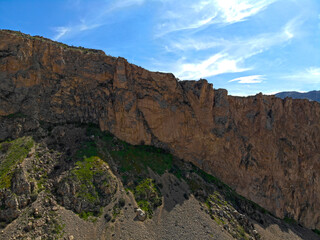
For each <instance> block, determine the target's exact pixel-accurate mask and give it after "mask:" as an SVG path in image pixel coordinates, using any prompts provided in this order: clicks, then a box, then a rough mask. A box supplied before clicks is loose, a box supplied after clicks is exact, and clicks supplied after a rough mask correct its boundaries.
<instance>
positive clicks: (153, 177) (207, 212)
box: [0, 116, 319, 239]
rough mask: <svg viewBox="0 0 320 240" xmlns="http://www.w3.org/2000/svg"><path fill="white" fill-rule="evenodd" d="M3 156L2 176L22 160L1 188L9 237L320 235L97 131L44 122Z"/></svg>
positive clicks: (159, 154)
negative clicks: (6, 163)
mask: <svg viewBox="0 0 320 240" xmlns="http://www.w3.org/2000/svg"><path fill="white" fill-rule="evenodd" d="M21 119H24V122H25V123H27V122H28V119H27V118H26V117H21V116H19V118H18V119H15V118H14V117H12V118H10V121H12V122H14V121H19V120H21ZM30 134H31V135H30ZM24 135H27V133H24ZM31 143H32V144H31ZM20 148H21V149H22V150H23V151H21V150H20ZM24 149H26V150H24ZM0 150H1V154H0V159H1V161H0V162H1V164H0V171H2V167H3V165H2V163H3V159H8V158H9V157H10V156H11V154H12V151H13V150H14V151H15V152H19V153H21V154H22V155H21V156H22V157H21V158H19V159H21V161H20V163H13V164H12V165H11V167H9V169H10V172H11V173H12V174H11V175H10V176H11V178H10V179H8V181H6V182H9V183H10V185H8V186H6V187H5V188H4V189H2V190H1V193H5V194H4V195H0V200H1V201H0V202H1V206H2V208H1V213H2V214H0V215H1V224H2V227H4V229H3V231H2V233H0V239H13V238H16V239H27V238H28V237H29V238H31V239H36V238H37V237H39V236H41V237H42V238H45V239H64V238H66V239H68V238H69V239H70V236H73V237H74V239H92V238H95V239H110V238H114V239H130V238H131V239H132V238H133V239H137V238H142V239H198V238H199V237H200V238H201V239H212V238H213V239H319V237H318V236H317V235H316V234H314V233H313V232H312V231H310V230H308V229H306V228H303V227H301V226H300V225H298V224H297V223H295V222H294V221H293V220H290V221H289V220H285V221H283V220H280V219H277V218H275V217H274V216H272V215H271V214H270V213H268V211H266V210H265V209H263V208H261V207H260V206H258V205H257V204H255V203H253V202H251V201H249V200H247V199H245V198H244V197H242V196H240V195H238V194H237V193H235V192H234V191H233V190H232V189H231V188H230V187H228V186H227V185H226V184H224V183H223V182H221V181H220V180H219V179H217V178H215V177H213V176H212V175H209V174H207V173H205V172H204V171H202V170H200V169H199V168H197V167H196V166H194V165H193V164H191V163H188V162H185V161H183V160H180V159H178V158H176V157H174V156H172V155H171V154H169V153H168V152H166V151H164V150H162V149H158V148H154V147H151V146H145V145H140V146H133V145H130V144H128V143H126V142H123V141H121V140H119V139H117V138H116V137H115V136H113V135H112V134H110V133H103V132H101V131H100V130H99V128H98V127H97V126H94V125H85V124H67V125H51V124H48V123H44V122H42V123H40V125H39V127H37V128H35V129H33V131H32V132H31V133H29V136H28V137H22V138H18V139H16V140H9V139H8V140H7V141H5V142H1V143H0ZM2 180H3V179H2V178H1V181H2ZM70 180H72V181H70ZM106 193H107V195H105V194H106ZM12 202H16V203H17V204H16V205H15V204H12ZM135 207H141V208H142V209H143V210H144V211H145V212H146V213H147V219H146V220H145V221H143V222H141V221H139V220H138V219H137V218H136V216H135V213H134V208H135ZM4 214H5V215H4ZM8 216H12V218H8Z"/></svg>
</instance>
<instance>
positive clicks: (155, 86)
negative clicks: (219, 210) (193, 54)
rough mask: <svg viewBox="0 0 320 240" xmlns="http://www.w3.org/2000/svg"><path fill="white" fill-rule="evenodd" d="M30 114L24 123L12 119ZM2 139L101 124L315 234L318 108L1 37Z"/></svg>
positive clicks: (319, 224)
mask: <svg viewBox="0 0 320 240" xmlns="http://www.w3.org/2000/svg"><path fill="white" fill-rule="evenodd" d="M19 114H21V115H27V116H29V117H32V119H33V121H31V122H30V123H29V124H21V123H20V122H19V121H15V122H14V124H15V125H12V123H13V122H12V121H10V120H8V118H10V116H13V115H15V116H17V115H19ZM0 116H1V119H0V125H1V128H0V137H1V140H3V139H6V138H9V137H11V138H15V137H18V136H21V135H22V134H23V132H27V131H33V129H35V128H39V125H40V124H39V123H43V122H47V123H57V124H58V123H71V122H83V123H98V124H99V125H100V128H101V129H102V130H108V131H110V132H111V133H113V134H114V135H116V136H117V137H118V138H120V139H122V140H125V141H127V142H129V143H132V144H142V143H143V144H146V145H154V146H157V147H161V148H164V149H168V150H170V151H171V152H172V153H174V154H175V155H176V156H178V157H180V158H183V159H185V160H188V161H191V162H193V163H194V164H195V165H197V166H199V167H201V168H202V169H204V170H206V171H207V172H209V173H212V174H213V175H215V176H217V177H219V178H220V179H222V180H223V181H224V182H226V183H227V184H229V185H230V186H232V187H233V188H234V189H236V191H237V192H238V193H240V194H242V195H244V196H246V197H247V198H249V199H251V200H252V201H254V202H256V203H258V204H260V205H261V206H263V207H264V208H266V209H267V210H269V211H270V212H272V213H274V214H275V215H276V216H278V217H281V218H283V217H287V218H293V219H295V220H297V221H299V222H300V223H301V224H303V225H304V226H307V227H309V228H312V229H313V228H318V229H319V228H320V206H319V202H320V181H319V177H320V176H319V175H320V174H319V172H320V147H319V145H320V104H319V103H317V102H309V101H308V100H293V99H288V98H287V99H285V100H282V99H279V98H276V97H274V96H264V95H262V94H258V95H256V96H251V97H247V98H241V97H232V96H228V94H227V91H226V90H223V89H218V90H215V89H213V87H212V84H209V83H208V82H207V81H206V80H200V81H177V79H176V78H175V77H174V76H173V75H172V74H166V73H159V72H149V71H147V70H145V69H143V68H141V67H138V66H136V65H133V64H129V63H128V62H127V61H126V60H125V59H123V58H114V57H110V56H106V55H105V54H104V53H103V52H101V51H97V50H90V49H84V48H71V47H67V46H66V45H64V44H60V43H57V42H53V41H51V40H48V39H44V38H41V37H30V36H28V35H24V34H21V33H18V32H12V31H0Z"/></svg>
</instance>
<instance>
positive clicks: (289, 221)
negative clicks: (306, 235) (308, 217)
mask: <svg viewBox="0 0 320 240" xmlns="http://www.w3.org/2000/svg"><path fill="white" fill-rule="evenodd" d="M283 220H284V221H285V222H286V223H288V224H297V221H296V220H294V219H293V218H290V217H285V218H284V219H283Z"/></svg>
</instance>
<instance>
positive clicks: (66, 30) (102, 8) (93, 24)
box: [53, 0, 145, 41]
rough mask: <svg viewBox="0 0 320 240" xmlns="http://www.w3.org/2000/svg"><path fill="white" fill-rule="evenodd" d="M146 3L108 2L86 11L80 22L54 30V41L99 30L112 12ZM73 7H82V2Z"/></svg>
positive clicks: (124, 0)
mask: <svg viewBox="0 0 320 240" xmlns="http://www.w3.org/2000/svg"><path fill="white" fill-rule="evenodd" d="M144 2H145V0H122V1H118V0H114V1H110V2H107V1H106V3H105V4H101V5H99V8H90V9H89V10H90V11H89V10H88V11H86V17H85V18H81V20H80V21H79V22H76V23H73V24H68V25H67V26H60V27H56V28H55V29H54V30H55V32H56V35H55V36H54V37H53V39H54V40H56V41H57V40H59V39H61V38H63V37H67V36H73V35H76V34H78V33H80V32H83V31H87V30H91V29H95V28H98V27H100V26H102V25H105V24H106V23H107V22H108V21H107V20H106V19H107V18H108V16H109V15H110V13H111V12H113V11H116V10H120V9H123V8H127V7H130V6H134V5H141V4H143V3H144ZM73 6H75V7H77V8H79V7H80V6H81V1H80V0H78V1H77V2H75V3H74V4H73ZM84 6H85V5H84Z"/></svg>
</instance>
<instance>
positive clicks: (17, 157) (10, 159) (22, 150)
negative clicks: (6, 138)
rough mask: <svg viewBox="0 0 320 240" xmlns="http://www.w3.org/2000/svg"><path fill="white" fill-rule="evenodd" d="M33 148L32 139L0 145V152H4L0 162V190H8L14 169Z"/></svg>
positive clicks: (19, 139) (27, 138)
mask: <svg viewBox="0 0 320 240" xmlns="http://www.w3.org/2000/svg"><path fill="white" fill-rule="evenodd" d="M5 146H6V147H5ZM33 146H34V141H33V139H32V137H22V138H18V139H16V140H13V141H11V142H4V143H1V144H0V150H1V151H2V152H3V151H5V156H4V158H3V159H2V161H1V162H0V188H10V186H11V178H12V176H13V172H14V169H15V167H16V166H17V165H18V164H19V163H21V162H22V161H23V159H25V158H26V157H27V155H28V153H29V152H30V150H31V148H32V147H33ZM4 148H7V149H4Z"/></svg>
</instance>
